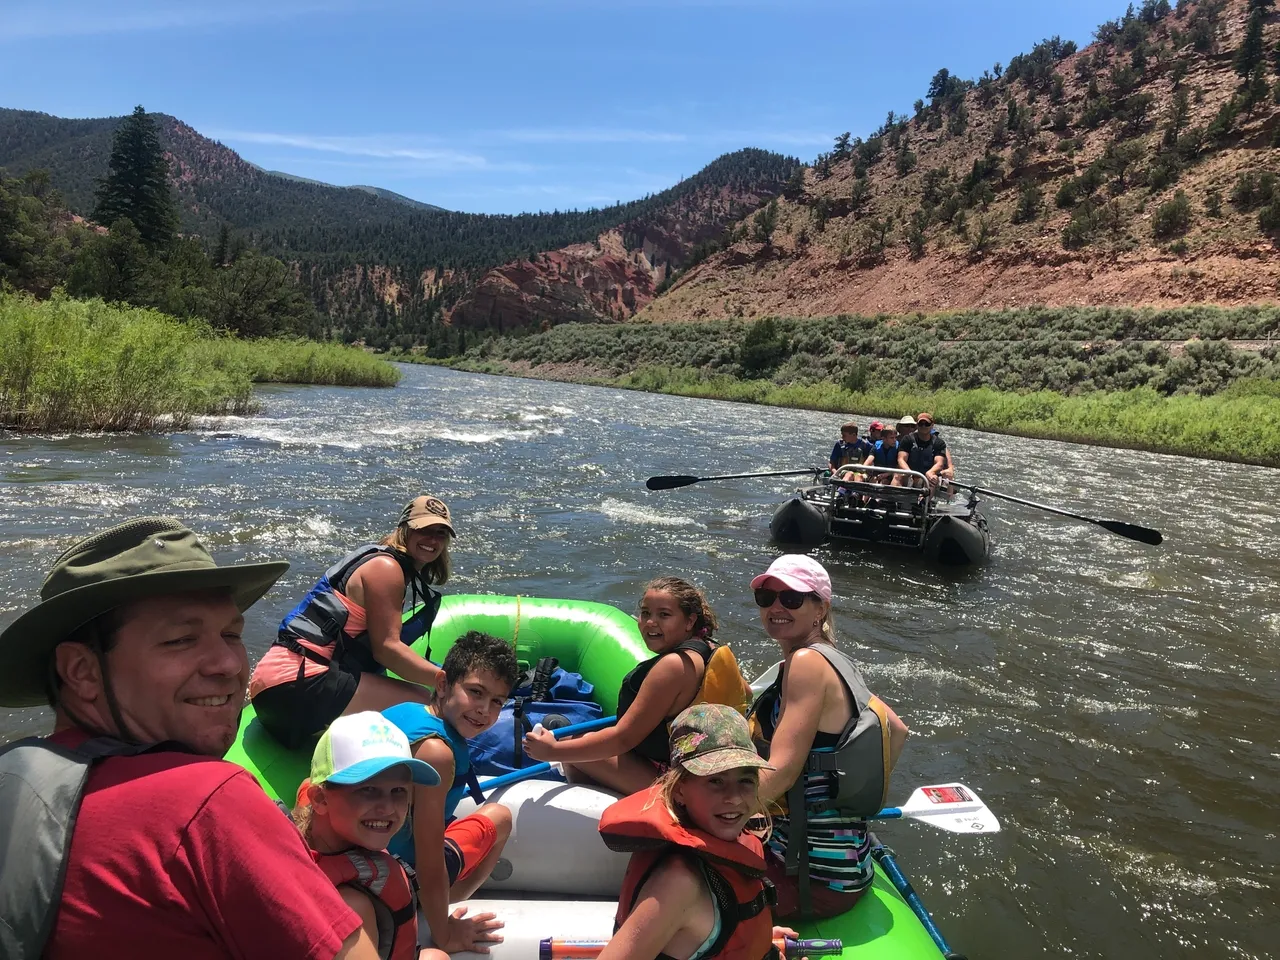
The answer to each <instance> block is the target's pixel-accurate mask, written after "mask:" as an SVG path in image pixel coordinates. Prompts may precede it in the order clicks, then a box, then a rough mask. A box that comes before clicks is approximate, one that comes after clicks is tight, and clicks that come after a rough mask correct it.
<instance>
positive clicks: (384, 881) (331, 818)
mask: <svg viewBox="0 0 1280 960" xmlns="http://www.w3.org/2000/svg"><path fill="white" fill-rule="evenodd" d="M439 782H440V776H439V774H437V773H436V771H435V770H434V769H432V767H431V766H430V765H429V764H426V763H423V762H422V761H421V760H415V759H414V757H413V754H412V753H410V751H409V741H408V740H407V739H405V735H404V734H403V733H401V732H400V730H399V728H398V727H396V726H395V725H394V724H392V723H391V722H390V721H388V720H387V719H386V718H385V717H383V716H382V714H380V713H374V712H372V711H369V712H366V713H353V714H349V715H347V716H345V717H339V718H338V719H337V720H335V721H333V723H332V724H330V726H329V729H328V730H326V731H325V732H324V733H323V734H321V736H320V741H319V742H318V743H317V744H316V749H315V752H314V753H313V754H312V756H311V776H310V777H308V778H307V779H306V780H303V781H302V786H300V787H299V788H298V806H297V807H296V808H295V809H294V811H293V821H294V823H295V824H296V825H297V827H298V829H299V831H301V833H302V836H303V839H305V840H306V841H307V846H308V847H310V848H311V851H312V856H313V857H314V858H315V861H316V865H317V866H319V867H320V869H321V870H322V871H324V875H325V876H326V877H328V878H329V879H330V880H332V881H333V884H334V886H335V887H336V888H337V890H338V894H339V895H340V896H341V897H342V899H343V901H344V902H345V903H346V905H347V906H348V907H350V908H351V909H352V910H354V911H355V912H356V914H357V915H358V916H359V917H360V921H361V924H362V925H363V927H364V931H365V933H366V934H367V935H368V936H369V939H370V941H371V942H372V943H373V945H374V946H375V947H377V949H378V956H379V957H381V958H382V960H443V958H444V957H445V954H444V953H441V952H440V951H438V950H424V951H422V952H421V953H419V951H418V901H417V896H416V892H415V888H414V884H413V881H412V880H411V879H410V877H409V874H408V872H407V871H406V870H405V868H404V865H403V864H401V863H400V861H399V860H397V859H396V858H395V857H393V856H392V855H391V854H389V853H387V849H386V848H387V843H388V842H389V841H390V840H391V838H392V837H393V836H395V833H396V831H397V830H399V829H400V827H401V825H403V823H404V822H405V818H406V817H408V815H409V791H410V790H411V789H413V786H414V784H418V785H420V786H427V787H431V786H435V785H436V784H438V783H439Z"/></svg>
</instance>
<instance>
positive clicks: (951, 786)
mask: <svg viewBox="0 0 1280 960" xmlns="http://www.w3.org/2000/svg"><path fill="white" fill-rule="evenodd" d="M901 809H902V815H903V817H909V818H910V819H912V820H927V821H928V822H929V824H930V825H931V826H935V827H937V828H938V829H940V830H947V831H950V832H951V833H999V832H1000V821H999V820H997V819H996V815H995V814H994V813H992V812H991V811H990V810H989V809H988V808H987V805H986V804H985V803H983V802H982V798H981V797H979V796H978V793H977V791H976V790H973V789H972V788H970V787H966V786H965V785H964V784H963V783H943V784H939V785H937V786H932V787H921V788H920V789H919V790H917V791H916V792H915V793H913V794H911V797H910V799H908V800H907V802H906V803H905V804H903V805H902V808H901Z"/></svg>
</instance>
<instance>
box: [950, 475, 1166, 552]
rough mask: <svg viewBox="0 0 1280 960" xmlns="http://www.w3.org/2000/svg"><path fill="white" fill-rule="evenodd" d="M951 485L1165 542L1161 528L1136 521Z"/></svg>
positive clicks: (1155, 543) (1145, 539)
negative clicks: (1155, 528) (1101, 517)
mask: <svg viewBox="0 0 1280 960" xmlns="http://www.w3.org/2000/svg"><path fill="white" fill-rule="evenodd" d="M951 486H953V487H959V488H960V489H961V490H972V491H973V492H974V493H981V494H983V495H984V496H988V497H995V498H996V499H997V500H1008V501H1009V502H1010V503H1020V504H1022V505H1023V506H1024V507H1033V508H1034V509H1036V510H1043V511H1045V513H1056V514H1057V515H1058V516H1060V517H1070V518H1071V519H1072V520H1082V521H1084V522H1085V523H1096V524H1097V525H1098V526H1100V527H1102V529H1104V530H1108V531H1110V532H1111V533H1115V534H1119V535H1120V536H1122V537H1128V538H1129V539H1130V540H1137V541H1139V542H1141V543H1149V544H1151V545H1152V546H1159V545H1160V544H1161V543H1163V542H1164V537H1163V536H1162V535H1161V533H1160V531H1159V530H1152V529H1151V528H1150V527H1140V526H1138V525H1137V524H1136V523H1125V522H1124V521H1123V520H1099V519H1098V518H1097V517H1086V516H1084V515H1083V514H1080V513H1072V512H1071V511H1070V510H1062V509H1059V508H1058V507H1049V506H1046V505H1045V504H1043V503H1035V502H1034V501H1032V500H1023V499H1022V498H1021V497H1011V496H1009V494H1007V493H997V492H996V491H995V490H988V489H986V488H985V487H971V486H969V485H968V484H964V483H956V482H955V481H954V480H953V481H951Z"/></svg>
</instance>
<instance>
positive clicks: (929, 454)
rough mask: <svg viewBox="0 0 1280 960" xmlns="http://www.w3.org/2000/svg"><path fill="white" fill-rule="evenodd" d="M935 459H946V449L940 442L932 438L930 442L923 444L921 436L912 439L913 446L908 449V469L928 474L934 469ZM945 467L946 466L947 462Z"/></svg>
mask: <svg viewBox="0 0 1280 960" xmlns="http://www.w3.org/2000/svg"><path fill="white" fill-rule="evenodd" d="M935 457H944V458H945V457H946V448H945V447H943V446H942V442H941V441H940V440H936V439H934V438H932V437H930V438H929V440H928V441H926V442H925V443H921V442H920V437H919V435H916V436H913V437H912V438H911V444H910V446H908V447H907V467H908V468H910V469H912V470H915V471H917V472H918V473H928V472H929V471H930V470H932V469H933V460H934V458H935ZM943 466H946V464H945V462H944V463H943Z"/></svg>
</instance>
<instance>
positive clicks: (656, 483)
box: [644, 476, 702, 490]
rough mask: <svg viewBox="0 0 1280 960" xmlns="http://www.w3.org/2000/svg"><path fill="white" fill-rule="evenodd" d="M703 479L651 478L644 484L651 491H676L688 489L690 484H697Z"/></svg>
mask: <svg viewBox="0 0 1280 960" xmlns="http://www.w3.org/2000/svg"><path fill="white" fill-rule="evenodd" d="M700 479H702V478H701V477H688V476H677V477H650V478H649V479H648V480H646V481H645V482H644V485H645V486H646V487H648V488H649V489H650V490H674V489H676V487H687V486H689V485H690V484H694V483H697V482H698V481H699V480H700Z"/></svg>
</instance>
